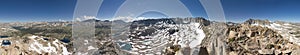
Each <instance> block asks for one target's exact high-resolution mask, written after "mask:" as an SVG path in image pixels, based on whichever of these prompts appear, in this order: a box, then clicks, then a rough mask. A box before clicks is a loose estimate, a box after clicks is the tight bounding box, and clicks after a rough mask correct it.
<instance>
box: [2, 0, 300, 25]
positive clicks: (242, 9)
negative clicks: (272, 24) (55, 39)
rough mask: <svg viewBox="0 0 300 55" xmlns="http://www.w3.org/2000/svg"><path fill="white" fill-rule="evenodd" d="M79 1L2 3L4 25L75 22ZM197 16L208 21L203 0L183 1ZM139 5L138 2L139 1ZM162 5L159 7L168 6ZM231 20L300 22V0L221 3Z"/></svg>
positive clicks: (114, 4) (113, 2)
mask: <svg viewBox="0 0 300 55" xmlns="http://www.w3.org/2000/svg"><path fill="white" fill-rule="evenodd" d="M125 1H126V0H104V1H103V3H102V5H101V6H100V9H99V11H98V15H97V18H99V19H110V18H113V17H114V15H115V13H116V12H117V10H118V9H119V7H120V6H121V5H122V4H123V3H124V2H125ZM76 2H77V1H76V0H0V22H31V21H57V20H60V19H61V20H72V19H73V13H74V9H75V7H76ZM180 2H181V3H183V4H184V6H185V7H186V8H187V9H188V10H189V11H190V13H191V14H192V16H193V17H204V18H207V17H208V16H207V15H206V12H205V10H204V8H203V7H202V5H201V3H200V2H199V0H180ZM137 3H138V2H137ZM166 4H168V3H165V4H159V5H166ZM221 4H222V6H223V10H224V13H225V17H226V20H227V21H233V22H243V21H245V20H247V19H249V18H252V19H268V20H271V21H275V20H281V21H289V22H300V0H221Z"/></svg>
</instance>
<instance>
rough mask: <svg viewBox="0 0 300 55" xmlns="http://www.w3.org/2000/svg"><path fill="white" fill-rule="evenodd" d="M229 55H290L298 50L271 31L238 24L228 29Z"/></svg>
mask: <svg viewBox="0 0 300 55" xmlns="http://www.w3.org/2000/svg"><path fill="white" fill-rule="evenodd" d="M228 32H229V33H228V37H227V42H226V43H227V44H228V47H229V48H227V50H228V51H229V54H237V53H238V55H240V54H254V55H256V54H290V53H291V51H293V50H295V49H299V46H298V45H295V44H293V43H291V42H289V41H288V40H286V39H284V38H283V37H282V36H281V35H280V34H278V33H277V32H275V31H274V30H272V29H269V28H267V27H261V26H251V25H248V24H240V25H237V26H230V27H229V28H228Z"/></svg>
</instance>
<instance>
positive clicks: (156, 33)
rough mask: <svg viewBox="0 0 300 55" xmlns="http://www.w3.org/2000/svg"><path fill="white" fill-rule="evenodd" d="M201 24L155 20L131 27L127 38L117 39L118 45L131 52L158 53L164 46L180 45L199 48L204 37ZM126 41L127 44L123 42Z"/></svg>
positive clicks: (160, 52)
mask: <svg viewBox="0 0 300 55" xmlns="http://www.w3.org/2000/svg"><path fill="white" fill-rule="evenodd" d="M200 27H201V24H200V23H196V22H191V23H188V24H170V23H166V22H163V21H161V22H157V23H156V24H151V25H149V26H147V25H145V26H138V27H134V28H131V31H130V34H129V38H128V39H127V40H119V41H118V42H120V43H119V46H120V47H121V48H122V49H124V50H126V51H128V52H131V53H133V54H159V55H161V54H162V52H163V50H165V48H166V47H168V46H171V45H180V46H181V47H189V48H192V49H194V50H195V49H198V48H200V47H199V45H200V44H201V41H202V39H203V38H204V37H205V34H204V32H203V30H202V29H201V28H200ZM123 43H127V44H123Z"/></svg>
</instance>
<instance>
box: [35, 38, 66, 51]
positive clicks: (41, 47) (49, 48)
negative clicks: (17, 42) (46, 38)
mask: <svg viewBox="0 0 300 55" xmlns="http://www.w3.org/2000/svg"><path fill="white" fill-rule="evenodd" d="M29 38H31V39H32V40H33V43H31V44H30V47H29V50H33V51H36V52H37V53H39V54H42V53H43V52H47V53H56V54H59V53H58V52H57V51H58V49H61V48H62V53H61V54H62V55H69V54H71V53H70V52H68V50H67V48H66V47H65V46H64V45H63V44H59V41H58V40H57V39H56V40H55V41H53V42H52V44H51V42H48V43H47V45H46V46H44V45H43V44H42V43H40V42H39V41H40V40H42V39H40V40H36V39H35V38H38V36H31V37H29ZM52 45H54V46H52Z"/></svg>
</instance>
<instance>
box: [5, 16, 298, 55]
mask: <svg viewBox="0 0 300 55" xmlns="http://www.w3.org/2000/svg"><path fill="white" fill-rule="evenodd" d="M83 22H95V23H94V24H95V26H94V27H95V36H94V37H89V38H90V39H84V40H82V41H78V40H76V39H73V38H74V37H72V25H73V23H72V22H30V23H29V22H28V23H1V24H0V28H1V29H0V43H1V47H0V54H2V55H3V54H4V55H19V54H21V55H37V54H42V55H76V54H78V53H76V51H78V50H76V49H75V48H74V47H78V46H76V45H74V44H78V43H79V42H80V43H81V42H83V43H81V44H84V45H86V44H87V43H95V44H96V45H95V46H86V47H87V50H82V51H90V49H95V50H93V51H92V52H87V53H80V55H82V54H83V55H84V54H86V55H148V54H150V55H152V54H153V55H281V54H283V55H284V54H288V55H299V54H300V49H299V48H300V41H298V40H300V28H299V25H300V24H299V23H290V22H282V21H275V22H271V21H268V20H256V19H249V20H247V21H245V22H243V23H233V22H227V23H223V22H215V21H209V20H206V19H204V18H201V17H196V18H162V19H144V20H135V21H132V22H124V21H122V20H114V21H108V20H106V21H103V20H95V19H91V20H86V21H83ZM79 35H80V34H79ZM91 41H92V42H91ZM77 42H78V43H77ZM88 45H89V44H88Z"/></svg>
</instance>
